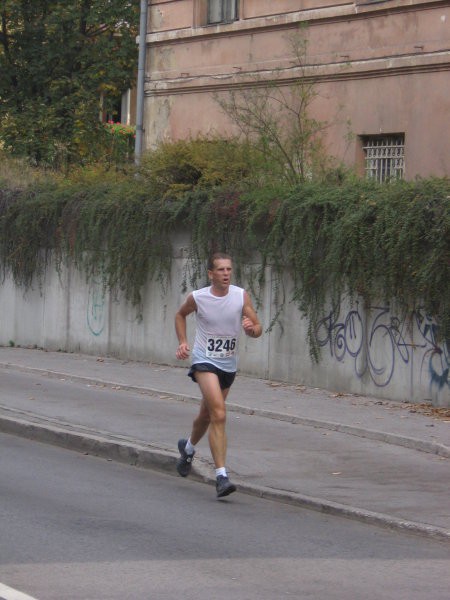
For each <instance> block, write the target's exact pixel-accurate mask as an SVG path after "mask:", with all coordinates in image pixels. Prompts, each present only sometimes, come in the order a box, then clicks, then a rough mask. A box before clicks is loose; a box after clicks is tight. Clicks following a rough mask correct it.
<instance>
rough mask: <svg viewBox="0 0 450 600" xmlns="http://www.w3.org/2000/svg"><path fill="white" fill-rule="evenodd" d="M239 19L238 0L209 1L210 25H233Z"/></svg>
mask: <svg viewBox="0 0 450 600" xmlns="http://www.w3.org/2000/svg"><path fill="white" fill-rule="evenodd" d="M237 18H238V0H208V25H215V24H217V23H231V22H232V21H236V19H237Z"/></svg>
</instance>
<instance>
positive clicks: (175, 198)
mask: <svg viewBox="0 0 450 600" xmlns="http://www.w3.org/2000/svg"><path fill="white" fill-rule="evenodd" d="M189 173H190V175H189V177H190V181H189V183H188V184H186V182H184V183H183V182H179V181H178V182H177V185H176V186H175V187H171V184H170V182H169V183H168V184H166V186H165V189H164V190H161V188H158V187H157V186H155V185H150V182H149V179H148V178H147V177H145V176H140V177H136V176H135V175H134V174H131V175H127V174H117V173H115V174H112V173H111V172H108V173H95V172H94V173H91V174H83V175H79V176H77V177H74V178H71V179H69V180H65V179H61V178H52V179H43V180H39V181H38V182H37V183H31V184H28V185H26V186H24V187H23V188H20V187H14V186H12V185H11V182H5V181H3V182H2V181H1V180H0V264H1V267H2V269H3V272H4V273H5V274H6V273H8V274H11V275H12V276H13V278H14V281H15V282H16V283H17V284H18V285H20V286H24V287H29V286H31V285H33V283H34V282H37V281H39V280H42V277H43V276H44V275H45V270H46V268H47V266H48V263H49V260H50V259H51V260H52V261H56V266H57V267H61V265H62V264H63V262H64V261H66V260H69V261H72V262H74V263H75V264H76V265H77V267H78V268H79V269H80V270H81V271H83V272H84V273H85V274H86V277H87V278H89V277H91V276H93V275H95V276H99V275H101V276H102V277H103V283H104V285H105V286H106V287H109V288H110V289H111V290H121V291H122V292H123V293H124V294H125V296H126V298H127V299H128V300H129V301H130V302H132V303H133V304H134V305H136V306H137V307H139V306H140V304H141V302H142V290H143V286H144V284H145V282H146V281H148V279H149V278H156V279H157V280H159V281H160V282H161V285H164V282H165V281H166V278H167V276H168V274H169V273H170V269H171V262H172V255H173V249H172V245H171V235H172V234H173V233H174V232H175V231H179V230H180V228H188V230H189V231H190V234H191V241H190V260H189V261H187V270H186V278H185V282H184V284H185V286H186V287H190V286H196V285H199V284H203V283H204V281H205V280H204V259H205V257H206V256H207V254H208V253H209V252H210V251H213V250H225V251H229V252H230V253H231V254H233V256H234V257H235V260H236V271H237V273H236V275H237V278H238V280H239V279H240V278H241V277H242V276H243V275H244V270H245V275H246V277H248V276H250V277H251V281H252V282H253V284H254V286H255V290H257V289H258V285H259V286H261V285H264V267H265V265H267V264H271V265H273V268H274V270H275V272H276V273H278V274H279V275H280V281H281V280H282V279H281V276H282V274H286V273H287V274H288V275H289V277H290V278H291V279H292V282H293V289H294V293H293V297H284V298H283V296H282V294H279V295H278V302H279V307H278V308H279V309H280V310H282V306H283V302H290V301H295V302H296V303H297V305H298V307H299V310H300V311H301V312H302V314H304V315H306V316H307V317H308V319H309V323H310V331H309V342H310V348H311V353H312V355H313V356H314V357H315V358H318V350H317V348H316V347H315V346H314V335H313V331H314V327H315V323H316V322H317V320H318V319H320V318H321V317H322V316H323V311H324V310H325V307H326V306H327V303H330V302H331V303H338V302H339V299H340V298H341V297H342V295H343V294H350V295H353V296H354V297H356V296H358V297H362V298H364V299H365V300H366V301H367V302H369V301H370V300H376V301H381V300H385V301H388V302H398V303H400V304H402V305H403V306H405V307H407V308H408V309H411V310H413V309H414V307H416V306H417V305H420V306H423V307H424V308H425V310H427V311H428V312H429V314H431V315H433V316H434V317H435V319H436V320H437V323H438V324H439V326H440V332H441V337H442V338H443V339H450V180H449V179H427V180H419V181H415V182H393V183H390V184H384V185H382V184H376V183H372V182H368V181H364V180H359V179H355V178H344V179H343V180H342V181H339V180H338V179H336V180H334V181H332V182H330V181H322V182H316V183H313V182H304V183H302V184H299V185H297V186H294V187H292V186H291V187H287V186H279V187H278V188H277V187H274V186H273V185H269V184H265V185H259V186H252V185H244V184H243V183H242V182H240V183H239V184H237V183H231V182H230V181H220V177H219V180H218V179H217V177H216V178H215V179H214V181H212V180H211V178H208V182H207V184H206V185H199V183H198V177H197V175H195V176H194V177H193V172H192V170H190V171H189ZM180 183H181V184H182V185H180ZM152 190H157V193H156V192H152ZM255 256H257V257H258V259H259V260H258V261H256V262H255ZM249 263H252V264H253V270H252V271H249V270H248V264H249Z"/></svg>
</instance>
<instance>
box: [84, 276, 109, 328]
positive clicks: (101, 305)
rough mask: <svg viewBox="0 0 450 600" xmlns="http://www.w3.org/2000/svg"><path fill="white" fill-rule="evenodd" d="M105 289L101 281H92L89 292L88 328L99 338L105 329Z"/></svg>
mask: <svg viewBox="0 0 450 600" xmlns="http://www.w3.org/2000/svg"><path fill="white" fill-rule="evenodd" d="M105 313H106V311H105V289H104V287H103V284H102V283H101V281H98V280H96V279H92V281H91V284H90V286H89V292H88V303H87V315H86V320H87V326H88V328H89V331H90V332H91V333H92V334H93V335H95V336H99V335H100V334H101V333H102V331H103V329H104V328H105V320H106V316H105Z"/></svg>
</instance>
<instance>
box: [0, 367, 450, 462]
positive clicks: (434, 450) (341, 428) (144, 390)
mask: <svg viewBox="0 0 450 600" xmlns="http://www.w3.org/2000/svg"><path fill="white" fill-rule="evenodd" d="M0 368H3V369H11V370H15V371H20V372H24V373H35V374H37V375H41V376H45V377H49V378H54V379H60V378H64V379H68V380H70V381H75V382H79V383H84V384H86V385H101V386H104V387H108V388H114V389H121V390H125V391H128V392H137V393H140V394H147V395H149V396H165V397H166V398H171V399H173V400H177V401H179V402H189V403H193V404H194V403H196V404H198V403H199V402H200V399H199V398H196V397H194V396H186V395H183V394H177V393H171V392H167V391H165V390H158V389H155V388H149V387H142V386H136V385H128V384H121V383H115V382H111V381H105V380H103V379H99V378H93V377H84V376H82V375H72V374H69V373H64V372H62V371H52V370H48V369H38V368H36V367H25V366H23V365H16V364H12V363H0ZM227 409H228V410H229V411H230V412H236V413H239V414H244V415H253V416H257V417H264V418H266V419H274V420H277V421H283V422H286V423H291V424H294V425H305V426H307V427H315V428H317V429H327V430H329V431H337V432H340V433H346V434H348V435H354V436H356V437H361V438H366V439H369V440H373V441H378V442H383V443H385V444H392V445H394V446H401V447H403V448H409V449H410V450H416V451H418V452H426V453H428V454H436V455H438V456H442V457H443V458H450V448H449V447H448V446H445V445H444V444H439V443H437V442H429V441H426V440H421V439H418V438H412V437H407V436H402V435H398V434H393V433H386V432H384V431H378V430H376V429H365V428H363V427H354V426H353V425H344V424H342V423H335V422H333V421H324V420H319V419H310V418H308V417H299V416H295V415H291V414H289V413H280V412H275V411H271V410H265V409H258V408H249V407H246V406H242V405H240V404H234V403H232V402H227Z"/></svg>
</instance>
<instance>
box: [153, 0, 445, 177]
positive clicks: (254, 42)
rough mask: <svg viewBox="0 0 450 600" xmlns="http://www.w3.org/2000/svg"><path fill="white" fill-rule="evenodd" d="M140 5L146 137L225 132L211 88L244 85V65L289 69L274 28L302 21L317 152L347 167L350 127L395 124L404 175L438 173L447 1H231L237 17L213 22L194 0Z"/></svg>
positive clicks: (354, 144) (391, 128)
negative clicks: (319, 142) (322, 123)
mask: <svg viewBox="0 0 450 600" xmlns="http://www.w3.org/2000/svg"><path fill="white" fill-rule="evenodd" d="M275 6H276V8H277V11H278V12H277V13H274V7H275ZM151 7H152V10H151V12H150V19H149V33H148V36H147V43H148V59H147V83H146V103H145V130H146V146H147V147H151V146H153V145H155V144H157V143H158V141H159V140H161V139H177V138H182V137H187V136H190V135H196V134H198V133H208V132H212V131H219V132H222V133H223V132H229V131H232V125H231V124H230V122H229V121H228V119H227V118H226V117H225V115H223V114H222V113H221V111H220V108H219V106H218V104H217V103H216V102H215V101H214V99H213V94H214V93H216V94H219V95H220V94H226V93H227V92H228V91H229V90H230V89H237V88H238V87H239V86H249V85H250V86H251V85H252V82H254V80H255V74H258V76H260V77H265V78H267V79H270V78H271V77H274V76H276V77H277V78H279V77H281V79H284V80H286V81H289V80H290V79H291V78H293V79H295V78H296V77H299V76H300V75H301V74H302V73H301V72H300V70H298V69H297V70H296V69H294V68H293V64H292V56H291V54H290V52H289V48H288V44H287V41H286V35H287V34H289V33H292V32H293V31H295V28H297V27H298V25H299V24H305V25H306V29H305V32H306V33H305V35H306V36H307V39H308V53H307V60H306V62H307V65H306V71H305V73H306V74H310V75H313V76H314V77H315V79H316V82H317V83H316V89H317V91H318V93H319V95H318V98H317V100H316V101H315V102H314V104H313V105H312V106H311V116H314V117H316V118H318V119H320V120H326V121H328V122H329V123H331V126H330V128H329V129H328V131H327V144H328V148H329V151H330V152H331V153H332V154H334V155H335V156H336V157H337V158H338V159H339V160H343V161H344V162H345V163H346V164H348V165H349V166H356V167H357V168H359V167H360V162H361V156H360V146H361V144H360V141H359V138H358V136H361V135H375V134H379V133H404V134H405V140H406V143H405V163H406V171H405V174H406V177H407V178H414V177H415V176H417V175H420V176H429V175H437V176H443V175H449V174H450V166H449V156H450V135H448V132H449V123H450V77H449V70H450V50H449V42H450V27H449V25H450V7H449V3H448V2H447V1H442V2H427V1H425V0H419V1H417V2H414V1H411V0H385V1H383V2H382V1H378V2H370V1H368V0H365V1H364V0H359V2H330V1H326V0H316V1H308V0H277V2H273V1H269V0H241V2H240V9H239V16H240V18H239V20H237V21H235V22H233V23H230V24H226V25H219V26H206V25H205V23H204V19H205V18H206V17H205V14H206V13H205V9H206V4H205V0H165V1H162V0H156V1H153V2H152V4H151ZM202 19H203V21H202ZM275 70H276V71H275ZM348 133H351V134H352V136H351V140H350V141H349V140H348Z"/></svg>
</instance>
